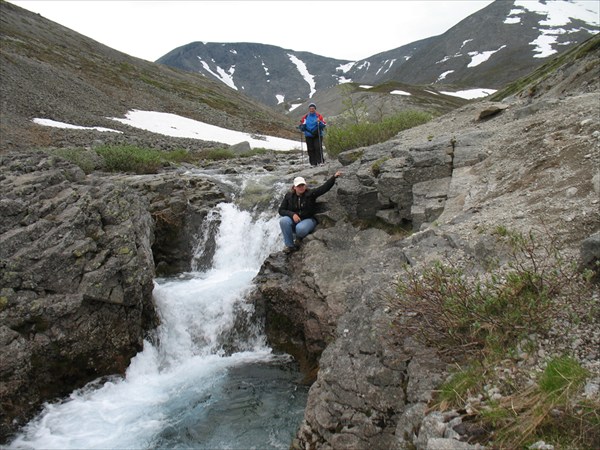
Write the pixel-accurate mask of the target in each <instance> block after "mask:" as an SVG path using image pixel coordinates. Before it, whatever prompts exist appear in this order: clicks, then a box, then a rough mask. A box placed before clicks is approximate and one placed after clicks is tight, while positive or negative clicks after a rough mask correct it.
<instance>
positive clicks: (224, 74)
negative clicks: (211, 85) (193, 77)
mask: <svg viewBox="0 0 600 450" xmlns="http://www.w3.org/2000/svg"><path fill="white" fill-rule="evenodd" d="M198 59H199V60H200V62H201V63H202V67H204V70H206V71H207V72H208V73H210V74H211V75H212V76H214V77H215V78H217V79H218V80H220V81H222V82H223V83H225V84H226V85H227V86H229V87H230V88H232V89H235V90H236V91H237V90H238V88H237V86H236V85H235V83H234V82H233V73H234V72H235V65H233V66H231V67H230V68H229V71H225V70H223V69H222V68H221V67H219V66H217V73H215V72H213V71H212V70H211V68H210V66H209V65H208V63H207V62H206V61H204V60H203V59H202V58H200V57H198ZM213 62H214V61H213Z"/></svg>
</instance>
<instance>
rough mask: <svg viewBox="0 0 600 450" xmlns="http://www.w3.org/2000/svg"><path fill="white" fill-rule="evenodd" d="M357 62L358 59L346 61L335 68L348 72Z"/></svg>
mask: <svg viewBox="0 0 600 450" xmlns="http://www.w3.org/2000/svg"><path fill="white" fill-rule="evenodd" d="M355 63H356V61H354V62H349V63H346V64H342V65H340V66H338V67H336V68H335V70H336V72H337V71H340V72H343V73H347V72H348V71H350V69H352V66H353V65H354V64H355Z"/></svg>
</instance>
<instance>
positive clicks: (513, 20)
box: [504, 17, 521, 25]
mask: <svg viewBox="0 0 600 450" xmlns="http://www.w3.org/2000/svg"><path fill="white" fill-rule="evenodd" d="M504 23H506V24H508V25H512V24H515V23H521V18H520V17H507V18H506V19H504Z"/></svg>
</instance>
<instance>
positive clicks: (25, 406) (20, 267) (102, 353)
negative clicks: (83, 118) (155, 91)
mask: <svg viewBox="0 0 600 450" xmlns="http://www.w3.org/2000/svg"><path fill="white" fill-rule="evenodd" d="M0 167H1V175H0V193H1V196H2V202H1V203H0V269H1V271H0V286H1V290H0V343H1V344H2V345H1V346H0V377H1V379H2V384H1V385H0V403H1V404H2V423H1V424H0V427H1V433H0V434H1V435H2V436H3V437H6V436H7V434H8V433H9V432H10V430H12V429H13V428H14V427H15V426H16V425H18V424H19V423H22V421H23V420H26V419H27V418H28V417H30V415H31V414H32V413H33V412H35V410H36V409H37V407H38V405H40V403H41V402H42V401H44V400H49V399H51V398H53V397H56V396H60V395H65V394H67V393H69V392H71V391H72V390H73V389H74V388H76V387H78V386H82V385H83V384H84V383H86V382H88V381H91V380H93V379H95V378H97V377H99V376H102V375H105V374H113V373H122V372H123V371H124V370H125V369H126V368H127V366H128V365H129V360H130V358H131V357H133V356H134V355H135V354H136V353H137V352H138V351H139V350H140V349H141V347H142V339H143V337H144V335H145V333H146V331H147V330H149V329H150V328H152V327H153V326H155V325H156V322H157V318H156V313H155V310H154V306H153V303H152V289H153V277H154V263H153V258H152V251H151V246H152V243H153V236H154V235H153V231H154V225H153V221H152V218H151V216H150V214H149V212H148V211H147V206H148V205H147V203H146V201H145V199H144V198H143V197H140V196H139V195H137V194H136V193H135V192H134V191H133V190H132V189H130V188H128V187H127V186H125V185H123V184H117V183H114V182H112V181H110V180H103V179H97V178H90V177H86V176H85V174H84V173H83V172H82V171H81V170H80V169H79V168H78V167H76V166H73V165H71V164H70V163H67V162H65V161H63V160H60V159H57V158H53V157H50V156H47V155H44V154H42V153H31V154H22V155H3V156H2V157H1V162H0ZM13 420H14V421H13Z"/></svg>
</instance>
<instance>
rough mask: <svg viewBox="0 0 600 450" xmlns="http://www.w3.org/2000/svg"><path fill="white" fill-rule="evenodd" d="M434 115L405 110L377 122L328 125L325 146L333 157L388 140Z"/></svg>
mask: <svg viewBox="0 0 600 450" xmlns="http://www.w3.org/2000/svg"><path fill="white" fill-rule="evenodd" d="M432 117H433V116H432V115H431V114H429V113H425V112H422V111H405V112H402V113H399V114H396V115H394V116H391V117H388V118H386V119H383V120H382V121H381V122H377V123H368V122H360V123H349V124H346V125H340V126H335V125H330V126H328V127H327V135H326V136H325V147H326V148H327V153H328V154H329V156H331V157H336V156H337V155H339V154H340V153H341V152H343V151H346V150H351V149H355V148H359V147H366V146H369V145H373V144H378V143H380V142H384V141H387V140H388V139H390V138H392V137H394V136H395V135H396V134H398V133H399V132H400V131H402V130H406V129H407V128H412V127H415V126H417V125H421V124H423V123H426V122H428V121H429V120H431V119H432Z"/></svg>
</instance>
